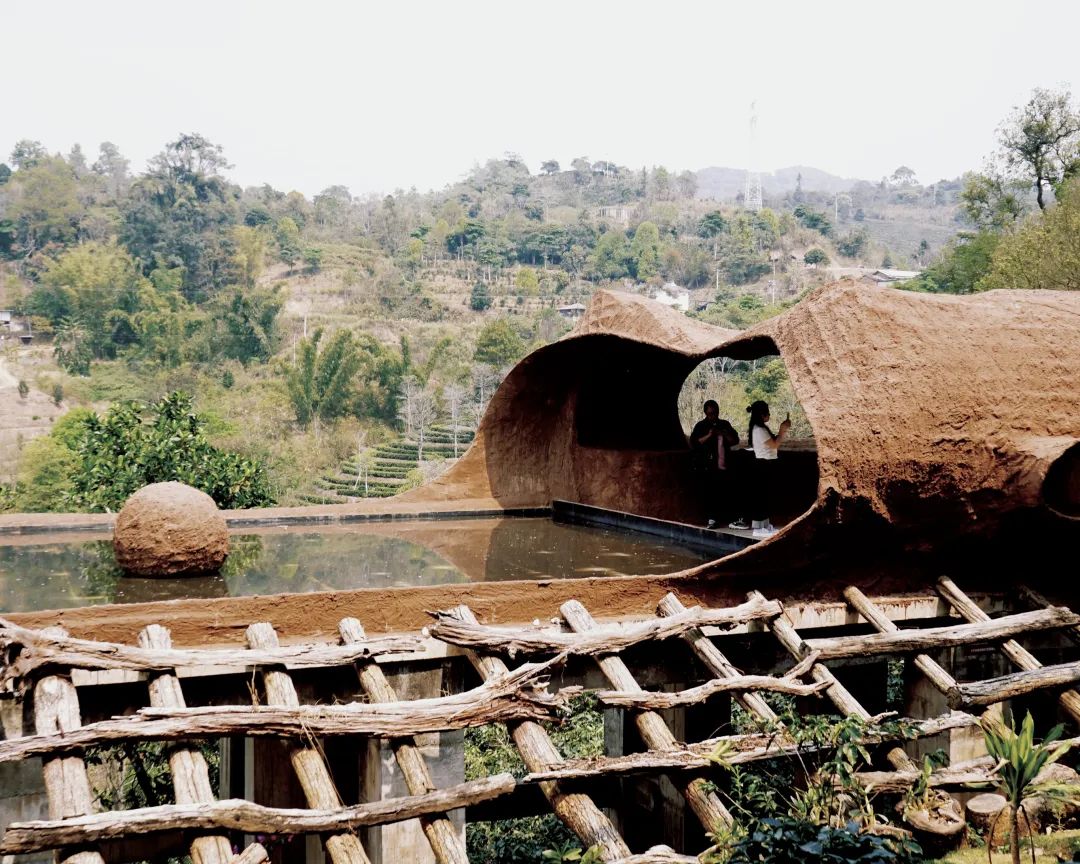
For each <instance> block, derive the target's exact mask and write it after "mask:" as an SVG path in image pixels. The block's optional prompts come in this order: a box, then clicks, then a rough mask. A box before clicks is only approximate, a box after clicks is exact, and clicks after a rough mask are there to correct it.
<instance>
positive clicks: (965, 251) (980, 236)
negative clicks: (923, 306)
mask: <svg viewBox="0 0 1080 864" xmlns="http://www.w3.org/2000/svg"><path fill="white" fill-rule="evenodd" d="M1000 239H1001V238H1000V236H999V235H997V234H994V233H991V232H989V231H980V232H978V233H976V234H960V235H959V236H958V237H957V238H956V240H954V241H952V242H951V243H949V244H947V245H946V246H945V248H943V249H942V250H941V253H940V254H939V255H938V258H937V260H936V261H935V262H934V263H933V264H931V265H930V266H929V267H927V268H926V270H925V272H923V274H922V275H921V276H919V277H918V278H917V279H913V280H912V281H911V282H906V283H904V288H906V289H909V290H912V291H930V292H933V293H936V294H970V293H972V292H973V291H976V290H978V287H977V286H978V285H979V283H980V281H981V280H982V279H983V277H984V276H986V274H987V273H989V271H990V263H991V261H992V260H993V256H994V250H995V249H997V246H998V243H999V242H1000ZM881 266H882V267H887V266H891V265H886V264H884V263H882V265H881Z"/></svg>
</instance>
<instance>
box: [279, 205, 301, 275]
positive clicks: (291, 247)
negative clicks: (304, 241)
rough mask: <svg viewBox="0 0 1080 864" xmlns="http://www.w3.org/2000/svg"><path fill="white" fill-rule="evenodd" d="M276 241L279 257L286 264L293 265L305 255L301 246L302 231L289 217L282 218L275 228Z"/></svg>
mask: <svg viewBox="0 0 1080 864" xmlns="http://www.w3.org/2000/svg"><path fill="white" fill-rule="evenodd" d="M274 239H275V240H276V241H277V244H278V257H280V258H281V260H282V261H284V262H285V263H286V264H292V263H293V262H295V261H297V260H298V259H299V258H300V256H301V255H302V254H303V251H304V250H303V247H302V246H301V245H300V229H299V228H298V227H297V225H296V222H295V221H294V220H293V219H292V218H291V217H289V216H282V217H281V218H280V219H279V220H278V222H277V225H276V226H275V228H274Z"/></svg>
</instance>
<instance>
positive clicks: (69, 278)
mask: <svg viewBox="0 0 1080 864" xmlns="http://www.w3.org/2000/svg"><path fill="white" fill-rule="evenodd" d="M153 305H154V297H153V288H152V284H151V282H150V281H149V280H147V279H146V278H145V277H143V275H142V274H141V273H140V272H139V268H138V266H137V264H136V262H135V260H134V259H133V258H132V257H131V256H130V255H129V254H128V253H127V251H126V250H125V249H124V248H123V247H122V246H119V245H117V244H116V243H115V242H109V243H83V244H81V245H79V246H75V247H73V248H71V249H68V250H66V251H64V252H62V253H61V254H60V255H59V256H58V257H57V258H56V259H55V260H53V261H52V262H50V263H49V264H48V265H47V266H46V268H45V272H44V273H43V274H42V276H41V283H40V284H39V285H37V286H36V287H35V288H34V290H33V291H32V292H31V294H30V296H29V297H28V298H27V307H28V308H29V309H30V311H31V312H33V313H35V314H37V315H43V316H45V317H46V318H48V319H49V320H50V321H52V322H53V323H54V324H57V325H58V324H59V323H60V322H61V321H65V320H66V321H69V322H77V323H78V325H79V327H80V328H81V329H82V333H81V335H80V339H83V340H85V341H86V344H87V345H88V347H89V350H90V353H91V355H92V356H93V357H97V358H111V357H115V356H116V353H117V351H118V350H120V349H122V348H124V347H126V346H128V345H131V344H132V343H133V342H135V341H137V339H138V334H137V333H136V331H135V326H134V324H133V316H135V315H136V314H137V313H138V312H139V311H140V310H142V309H145V308H150V307H152V306H153ZM58 356H59V355H58Z"/></svg>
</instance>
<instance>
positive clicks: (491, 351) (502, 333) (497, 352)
mask: <svg viewBox="0 0 1080 864" xmlns="http://www.w3.org/2000/svg"><path fill="white" fill-rule="evenodd" d="M524 353H525V343H524V342H523V341H522V340H521V337H520V336H519V335H518V332H517V330H515V329H514V328H513V326H512V325H511V324H510V322H509V321H507V320H506V319H505V318H500V319H499V320H497V321H492V322H491V323H490V324H487V325H485V327H484V329H483V330H481V331H480V335H479V336H478V337H477V340H476V351H475V352H474V353H473V360H475V361H476V362H477V363H486V364H487V365H489V366H494V367H495V368H496V369H501V368H502V367H504V366H508V365H510V364H511V363H513V362H514V361H515V360H518V359H519V358H520V357H521V356H522V355H523V354H524Z"/></svg>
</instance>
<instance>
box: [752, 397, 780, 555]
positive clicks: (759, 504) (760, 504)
mask: <svg viewBox="0 0 1080 864" xmlns="http://www.w3.org/2000/svg"><path fill="white" fill-rule="evenodd" d="M746 410H747V411H748V412H749V413H750V428H749V430H748V431H747V433H746V439H747V441H749V443H750V446H751V448H752V449H753V451H754V476H753V479H752V487H751V495H750V501H751V508H752V509H751V512H750V518H751V520H752V521H751V523H750V525H751V528H753V531H754V536H756V537H768V536H769V535H771V534H773V533H775V532H776V529H775V528H774V527H773V524H772V522H770V521H769V504H770V503H771V499H772V487H773V483H774V482H775V481H774V477H773V472H774V470H775V467H776V457H777V455H778V451H779V449H780V442H781V441H783V440H784V438H786V437H787V434H788V431H789V430H790V429H791V417H788V418H787V419H785V420H784V422H783V423H781V424H780V429H779V430H778V431H777V433H776V434H775V435H774V434H773V433H772V430H771V429H770V428H769V426H768V423H769V405H768V403H767V402H765V401H763V400H761V399H759V400H758V401H757V402H755V403H754V404H752V405H749V406H747V409H746Z"/></svg>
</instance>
